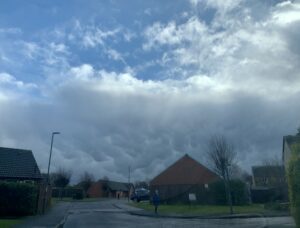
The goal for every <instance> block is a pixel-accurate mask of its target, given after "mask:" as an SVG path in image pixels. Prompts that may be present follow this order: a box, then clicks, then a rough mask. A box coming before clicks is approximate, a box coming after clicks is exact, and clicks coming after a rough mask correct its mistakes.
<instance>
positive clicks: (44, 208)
mask: <svg viewBox="0 0 300 228" xmlns="http://www.w3.org/2000/svg"><path fill="white" fill-rule="evenodd" d="M58 134H60V132H57V131H55V132H52V137H51V146H50V155H49V162H48V172H47V185H46V187H45V192H44V200H43V213H45V210H46V201H47V195H48V190H49V184H50V183H49V171H50V163H51V156H52V147H53V140H54V135H58Z"/></svg>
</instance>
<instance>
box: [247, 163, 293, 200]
mask: <svg viewBox="0 0 300 228" xmlns="http://www.w3.org/2000/svg"><path fill="white" fill-rule="evenodd" d="M252 174H253V186H252V188H251V193H252V200H253V202H254V203H264V202H269V201H276V200H280V201H287V199H288V189H287V182H286V177H285V168H284V166H280V165H264V166H253V167H252Z"/></svg>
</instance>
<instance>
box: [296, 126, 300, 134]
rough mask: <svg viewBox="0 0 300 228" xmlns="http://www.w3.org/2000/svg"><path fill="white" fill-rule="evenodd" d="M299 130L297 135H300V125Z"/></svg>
mask: <svg viewBox="0 0 300 228" xmlns="http://www.w3.org/2000/svg"><path fill="white" fill-rule="evenodd" d="M297 130H298V132H297V134H296V136H300V126H299V127H298V129H297Z"/></svg>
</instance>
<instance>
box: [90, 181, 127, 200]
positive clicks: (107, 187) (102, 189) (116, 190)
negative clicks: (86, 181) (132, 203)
mask: <svg viewBox="0 0 300 228" xmlns="http://www.w3.org/2000/svg"><path fill="white" fill-rule="evenodd" d="M130 188H131V185H130V184H128V183H123V182H117V181H110V180H99V181H97V182H95V183H93V184H92V186H91V187H90V188H89V189H88V191H87V194H88V196H89V197H91V198H101V197H110V198H117V197H118V195H119V197H120V198H122V197H128V194H129V192H130Z"/></svg>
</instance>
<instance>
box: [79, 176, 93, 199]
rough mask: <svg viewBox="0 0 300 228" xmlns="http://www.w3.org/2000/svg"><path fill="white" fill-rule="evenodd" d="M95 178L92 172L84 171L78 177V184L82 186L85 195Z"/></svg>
mask: <svg viewBox="0 0 300 228" xmlns="http://www.w3.org/2000/svg"><path fill="white" fill-rule="evenodd" d="M94 180H95V178H94V176H93V174H91V173H88V172H84V174H82V176H81V177H80V181H79V184H78V185H79V186H80V187H82V188H83V190H84V192H85V194H86V195H87V191H88V189H89V188H90V187H91V185H92V183H93V182H94Z"/></svg>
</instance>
